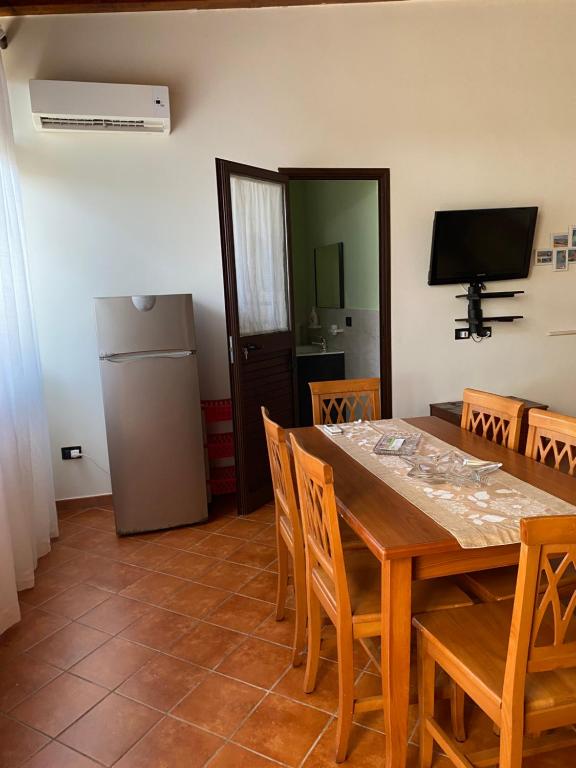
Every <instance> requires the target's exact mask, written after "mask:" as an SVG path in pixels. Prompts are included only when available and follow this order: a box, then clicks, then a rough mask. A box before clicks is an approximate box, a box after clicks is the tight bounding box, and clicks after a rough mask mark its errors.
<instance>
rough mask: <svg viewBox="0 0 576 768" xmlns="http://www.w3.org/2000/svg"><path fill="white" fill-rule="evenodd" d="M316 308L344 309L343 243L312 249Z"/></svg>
mask: <svg viewBox="0 0 576 768" xmlns="http://www.w3.org/2000/svg"><path fill="white" fill-rule="evenodd" d="M314 279H315V283H316V306H317V307H324V308H334V307H336V308H343V307H344V243H332V244H330V245H322V246H320V247H318V248H314Z"/></svg>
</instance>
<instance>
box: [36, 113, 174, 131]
mask: <svg viewBox="0 0 576 768" xmlns="http://www.w3.org/2000/svg"><path fill="white" fill-rule="evenodd" d="M40 121H41V123H42V127H43V128H50V127H60V128H103V129H105V130H110V129H113V128H134V129H135V130H136V129H138V128H146V127H147V126H146V124H145V122H144V120H100V119H98V118H96V117H93V118H91V119H84V118H77V117H43V116H41V117H40ZM148 130H154V127H153V126H148ZM157 130H162V129H161V128H158V129H157Z"/></svg>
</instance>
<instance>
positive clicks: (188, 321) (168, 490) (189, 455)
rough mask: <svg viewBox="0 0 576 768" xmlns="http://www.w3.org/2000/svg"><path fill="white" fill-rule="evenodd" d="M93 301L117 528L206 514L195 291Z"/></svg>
mask: <svg viewBox="0 0 576 768" xmlns="http://www.w3.org/2000/svg"><path fill="white" fill-rule="evenodd" d="M95 302H96V322H97V326H98V344H99V351H100V375H101V378H102V389H103V395H104V413H105V417H106V436H107V440H108V454H109V458H110V474H111V479H112V494H113V502H114V510H115V513H116V530H117V531H118V533H120V534H127V533H138V532H141V531H155V530H159V529H161V528H173V527H175V526H178V525H186V524H188V523H195V522H198V521H200V520H204V519H205V518H206V517H207V515H208V511H207V499H206V471H205V463H204V446H203V439H202V420H201V412H200V394H199V387H198V364H197V359H196V340H195V337H194V318H193V310H192V297H191V296H190V295H187V294H175V295H171V296H120V297H114V298H98V299H95Z"/></svg>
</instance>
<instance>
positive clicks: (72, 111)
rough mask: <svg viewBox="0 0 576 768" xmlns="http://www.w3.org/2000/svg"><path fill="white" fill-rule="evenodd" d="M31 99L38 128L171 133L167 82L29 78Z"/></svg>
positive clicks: (42, 129) (44, 129)
mask: <svg viewBox="0 0 576 768" xmlns="http://www.w3.org/2000/svg"><path fill="white" fill-rule="evenodd" d="M30 100H31V106H32V116H33V119H34V124H35V126H36V128H37V129H38V130H39V131H79V132H89V131H94V132H101V133H160V134H162V133H164V134H167V133H170V104H169V96H168V88H166V86H152V85H122V84H117V83H78V82H67V81H60V80H31V81H30Z"/></svg>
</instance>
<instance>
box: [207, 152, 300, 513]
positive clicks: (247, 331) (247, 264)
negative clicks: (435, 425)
mask: <svg viewBox="0 0 576 768" xmlns="http://www.w3.org/2000/svg"><path fill="white" fill-rule="evenodd" d="M216 173H217V178H218V202H219V206H220V236H221V241H222V261H223V269H224V294H225V303H226V325H227V330H228V344H229V362H230V383H231V389H232V404H233V418H234V443H235V453H236V483H237V488H238V511H239V513H240V514H247V513H249V512H251V511H252V510H254V509H256V508H257V507H259V506H261V505H262V504H263V503H265V502H266V501H268V500H270V499H271V498H272V486H271V484H270V472H269V467H268V456H267V450H266V440H265V436H264V429H263V424H262V416H261V413H260V408H261V406H262V405H265V406H266V407H267V408H268V410H269V411H270V415H271V417H272V418H273V419H274V421H277V422H279V423H280V424H281V425H282V426H286V427H289V426H293V425H294V393H295V367H294V360H295V356H294V334H293V330H292V318H293V310H292V306H293V303H292V287H291V280H290V276H291V273H292V268H291V260H290V235H289V233H290V225H289V209H288V178H287V177H286V176H284V175H282V174H280V173H275V172H273V171H267V170H263V169H262V168H253V167H252V166H248V165H241V164H239V163H231V162H228V161H226V160H216Z"/></svg>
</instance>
